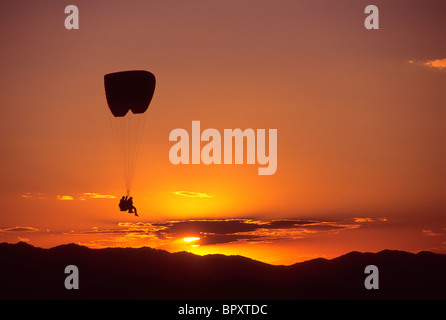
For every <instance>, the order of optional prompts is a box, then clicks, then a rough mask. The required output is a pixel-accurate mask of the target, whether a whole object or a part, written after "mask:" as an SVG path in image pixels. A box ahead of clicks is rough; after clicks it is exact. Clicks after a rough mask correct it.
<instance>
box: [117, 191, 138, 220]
mask: <svg viewBox="0 0 446 320" xmlns="http://www.w3.org/2000/svg"><path fill="white" fill-rule="evenodd" d="M119 209H120V210H121V211H127V210H128V212H129V213H135V216H137V217H139V216H138V214H137V213H136V208H135V206H134V205H133V197H130V198H129V197H128V196H125V197H124V196H123V197H122V198H121V200H120V201H119Z"/></svg>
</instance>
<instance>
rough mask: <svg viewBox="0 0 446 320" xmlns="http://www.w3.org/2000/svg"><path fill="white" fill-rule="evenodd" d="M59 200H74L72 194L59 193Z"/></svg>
mask: <svg viewBox="0 0 446 320" xmlns="http://www.w3.org/2000/svg"><path fill="white" fill-rule="evenodd" d="M57 200H74V198H73V197H72V196H60V195H57Z"/></svg>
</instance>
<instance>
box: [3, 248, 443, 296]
mask: <svg viewBox="0 0 446 320" xmlns="http://www.w3.org/2000/svg"><path fill="white" fill-rule="evenodd" d="M67 265H75V266H77V268H78V270H79V289H78V290H75V289H72V290H67V289H66V288H65V285H64V281H65V279H66V277H68V276H69V275H68V274H65V273H64V271H65V267H66V266H67ZM367 265H375V266H377V267H378V269H379V289H371V290H367V289H366V288H365V286H364V280H365V278H366V277H367V276H368V274H365V273H364V269H365V267H366V266H367ZM0 299H168V300H170V299H179V300H184V299H186V300H194V299H206V300H208V299H225V300H233V299H235V300H238V299H244V300H246V299H249V300H260V299H262V300H263V299H265V300H275V299H285V300H290V299H446V255H441V254H435V253H431V252H420V253H417V254H413V253H408V252H404V251H392V250H384V251H381V252H378V253H360V252H350V253H348V254H345V255H343V256H340V257H338V258H335V259H332V260H326V259H321V258H320V259H314V260H310V261H306V262H302V263H296V264H294V265H291V266H274V265H269V264H266V263H262V262H259V261H255V260H251V259H249V258H246V257H242V256H224V255H218V254H216V255H206V256H197V255H194V254H191V253H187V252H179V253H169V252H167V251H163V250H157V249H152V248H147V247H144V248H105V249H89V248H87V247H83V246H78V245H75V244H67V245H61V246H58V247H54V248H51V249H42V248H37V247H34V246H31V245H29V244H27V243H24V242H19V243H17V244H8V243H2V244H0Z"/></svg>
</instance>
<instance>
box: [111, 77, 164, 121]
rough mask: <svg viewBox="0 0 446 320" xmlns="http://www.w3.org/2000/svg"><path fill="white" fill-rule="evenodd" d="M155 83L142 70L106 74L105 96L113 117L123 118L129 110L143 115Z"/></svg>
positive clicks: (153, 79) (150, 99) (152, 78)
mask: <svg viewBox="0 0 446 320" xmlns="http://www.w3.org/2000/svg"><path fill="white" fill-rule="evenodd" d="M155 83H156V80H155V76H154V75H153V74H152V73H150V72H148V71H144V70H132V71H121V72H115V73H109V74H106V75H105V76H104V85H105V95H106V98H107V103H108V106H109V108H110V111H111V112H112V113H113V116H115V117H124V116H125V115H126V114H127V112H128V111H129V110H131V111H132V112H133V113H134V114H137V113H144V112H145V111H146V110H147V108H148V107H149V104H150V101H152V97H153V92H154V91H155Z"/></svg>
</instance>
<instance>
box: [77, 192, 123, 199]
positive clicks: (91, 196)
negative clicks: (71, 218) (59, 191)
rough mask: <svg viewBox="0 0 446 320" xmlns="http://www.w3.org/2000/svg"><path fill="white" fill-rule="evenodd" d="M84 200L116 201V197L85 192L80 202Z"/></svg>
mask: <svg viewBox="0 0 446 320" xmlns="http://www.w3.org/2000/svg"><path fill="white" fill-rule="evenodd" d="M85 199H116V196H114V195H111V194H100V193H95V192H85V193H84V194H83V195H82V196H81V198H80V200H85Z"/></svg>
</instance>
